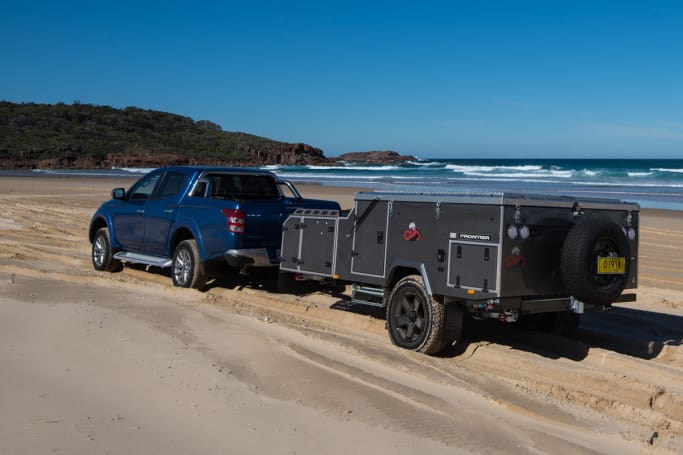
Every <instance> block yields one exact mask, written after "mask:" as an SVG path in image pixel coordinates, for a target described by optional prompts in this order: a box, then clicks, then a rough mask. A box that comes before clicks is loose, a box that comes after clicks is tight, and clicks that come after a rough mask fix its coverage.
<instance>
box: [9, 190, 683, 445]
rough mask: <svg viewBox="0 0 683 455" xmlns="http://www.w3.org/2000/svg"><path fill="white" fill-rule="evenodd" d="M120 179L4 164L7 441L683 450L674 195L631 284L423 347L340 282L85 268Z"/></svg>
mask: <svg viewBox="0 0 683 455" xmlns="http://www.w3.org/2000/svg"><path fill="white" fill-rule="evenodd" d="M131 183H133V180H128V179H108V178H97V179H96V178H58V177H0V207H1V208H0V364H1V365H2V367H0V454H46V453H53V454H104V453H107V454H132V453H149V454H187V453H196V454H228V453H235V454H264V453H269V454H321V453H325V454H347V453H349V452H351V453H358V454H365V453H368V454H370V453H371V454H390V453H391V454H413V453H424V454H427V453H428V454H483V453H486V454H528V453H534V454H559V453H562V454H642V453H644V454H650V453H651V454H675V453H683V212H675V211H663V210H647V209H643V211H642V212H641V229H640V257H639V260H638V263H639V265H638V267H639V278H640V285H639V288H638V289H637V295H638V299H637V301H636V302H633V303H628V304H619V305H616V306H615V308H614V309H612V310H611V311H609V312H604V313H592V314H586V315H584V318H583V319H582V322H581V327H580V330H579V331H578V333H576V334H575V335H572V336H571V337H566V336H558V335H549V334H542V333H538V332H521V331H516V330H514V329H513V328H512V327H510V326H508V325H502V324H498V323H476V322H475V323H472V324H470V325H469V326H468V327H467V328H466V334H465V339H464V340H463V341H462V342H461V343H458V344H457V345H456V346H454V347H453V348H450V349H449V350H447V351H446V352H444V353H443V354H442V355H440V356H437V357H429V356H426V355H421V354H417V353H413V352H409V351H405V350H401V349H398V348H396V347H394V346H392V345H391V342H390V341H389V338H388V336H387V333H386V330H385V323H384V320H383V319H382V317H381V314H380V312H379V311H376V310H370V309H368V308H358V307H357V306H354V307H350V306H349V305H348V299H345V298H344V297H343V296H341V295H331V294H326V293H314V294H309V295H305V296H295V295H287V294H279V293H277V292H276V291H275V287H274V286H273V283H272V282H270V281H269V280H265V279H264V280H259V279H248V278H234V279H226V280H221V281H220V283H218V284H214V285H213V286H210V288H209V289H208V290H207V291H205V292H198V291H195V290H190V289H179V288H175V287H173V285H172V282H171V279H170V277H169V275H168V273H167V272H160V271H155V270H151V271H146V270H145V269H144V268H142V267H132V266H131V267H128V266H127V267H125V268H124V270H123V271H122V272H120V273H101V272H96V271H95V270H93V268H92V264H91V259H90V243H89V242H88V235H87V232H88V224H89V221H90V217H91V216H92V214H93V212H94V211H95V209H96V208H97V206H98V205H99V204H100V203H101V202H103V201H104V200H106V199H108V198H109V197H110V196H109V195H110V191H111V188H113V187H116V186H123V187H128V186H130V185H131ZM298 187H299V190H300V191H301V193H302V194H303V195H304V196H305V197H319V198H327V199H336V200H338V201H340V203H341V205H342V206H343V207H345V208H350V207H351V206H352V201H353V194H354V193H355V191H356V190H354V189H352V188H335V187H326V186H317V185H299V186H298Z"/></svg>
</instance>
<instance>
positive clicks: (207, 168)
mask: <svg viewBox="0 0 683 455" xmlns="http://www.w3.org/2000/svg"><path fill="white" fill-rule="evenodd" d="M159 169H164V170H169V171H180V172H185V173H195V172H234V173H239V174H261V175H272V176H275V174H274V173H272V172H270V171H266V170H263V169H259V168H255V167H230V166H196V165H195V166H167V167H161V168H159Z"/></svg>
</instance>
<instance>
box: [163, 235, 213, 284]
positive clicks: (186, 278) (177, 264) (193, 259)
mask: <svg viewBox="0 0 683 455" xmlns="http://www.w3.org/2000/svg"><path fill="white" fill-rule="evenodd" d="M171 269H172V272H171V276H172V278H173V284H174V285H176V286H180V287H181V288H194V289H200V290H201V289H203V288H204V286H205V285H206V275H205V274H204V269H203V268H202V263H201V261H200V259H199V248H197V241H196V240H194V239H190V240H183V241H182V242H180V243H179V244H178V246H177V247H176V249H175V252H174V253H173V263H172V265H171Z"/></svg>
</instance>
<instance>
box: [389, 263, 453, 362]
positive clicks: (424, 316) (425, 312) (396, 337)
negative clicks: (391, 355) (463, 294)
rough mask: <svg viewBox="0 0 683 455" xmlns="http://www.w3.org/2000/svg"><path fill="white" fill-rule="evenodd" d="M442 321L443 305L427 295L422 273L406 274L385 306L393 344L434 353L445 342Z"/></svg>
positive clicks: (442, 346)
mask: <svg viewBox="0 0 683 455" xmlns="http://www.w3.org/2000/svg"><path fill="white" fill-rule="evenodd" d="M444 321H445V311H444V305H442V304H441V303H440V302H438V301H436V300H434V299H433V298H431V297H430V296H429V294H427V291H426V289H425V286H424V281H423V280H422V277H421V276H419V275H410V276H407V277H405V278H403V279H401V280H400V281H399V282H398V283H397V284H396V286H394V288H393V289H392V291H391V294H390V295H389V304H388V306H387V327H388V330H389V337H390V338H391V341H392V342H393V343H394V344H395V345H397V346H399V347H402V348H406V349H410V350H412V351H418V352H422V353H425V354H435V353H437V352H439V351H441V350H442V349H443V348H444V346H445V345H446V340H445V338H444Z"/></svg>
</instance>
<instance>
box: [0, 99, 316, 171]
mask: <svg viewBox="0 0 683 455" xmlns="http://www.w3.org/2000/svg"><path fill="white" fill-rule="evenodd" d="M325 161H327V159H326V158H325V156H324V155H323V152H322V150H320V149H317V148H315V147H311V146H309V145H306V144H289V143H286V142H278V141H273V140H271V139H267V138H263V137H258V136H254V135H251V134H246V133H234V132H227V131H222V129H221V127H220V126H219V125H217V124H215V123H212V122H210V121H208V120H199V121H194V120H193V119H191V118H189V117H183V116H180V115H176V114H170V113H166V112H159V111H153V110H144V109H140V108H137V107H126V108H125V109H115V108H113V107H109V106H96V105H92V104H80V103H74V104H71V105H68V104H64V103H58V104H55V105H51V104H35V103H20V104H18V103H11V102H6V101H0V169H22V168H23V169H26V168H68V167H72V168H106V167H112V166H163V165H171V164H217V165H244V166H251V165H265V164H315V163H322V162H325Z"/></svg>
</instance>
